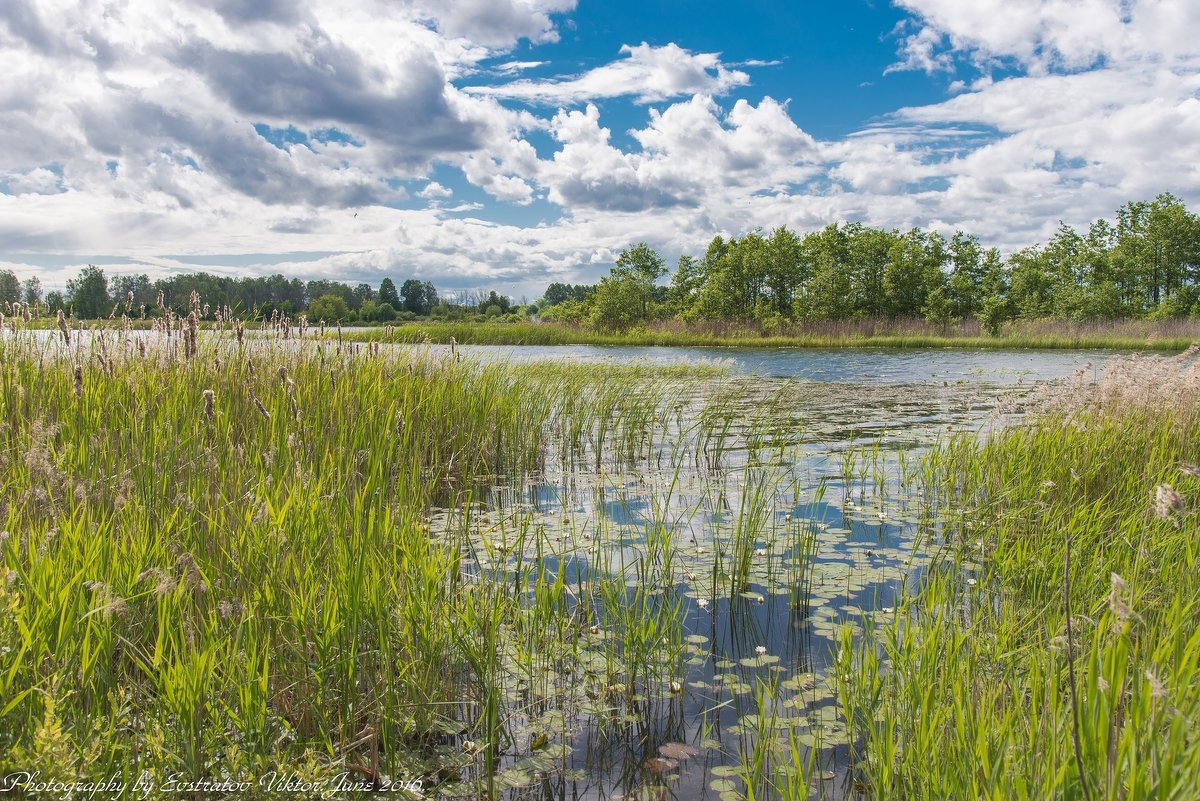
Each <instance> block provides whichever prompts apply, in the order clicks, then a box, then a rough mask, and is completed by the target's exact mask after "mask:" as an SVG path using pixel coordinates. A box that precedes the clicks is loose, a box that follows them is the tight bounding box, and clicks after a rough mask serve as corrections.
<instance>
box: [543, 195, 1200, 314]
mask: <svg viewBox="0 0 1200 801" xmlns="http://www.w3.org/2000/svg"><path fill="white" fill-rule="evenodd" d="M667 273H668V271H667V269H666V264H665V262H664V261H663V259H662V258H661V257H660V256H659V255H658V254H657V253H656V252H655V251H654V250H653V249H651V248H650V247H649V246H647V245H646V244H645V243H639V244H637V245H635V246H633V247H630V248H627V249H626V250H625V251H623V252H622V253H621V254H620V256H619V257H618V259H617V263H616V264H615V265H614V267H613V268H612V271H611V272H610V274H609V275H608V276H606V277H605V278H602V279H601V280H600V282H599V284H596V285H594V286H572V285H568V284H552V285H551V286H550V287H549V288H548V289H547V292H546V295H545V297H544V298H543V299H542V305H543V308H542V310H541V317H542V318H544V319H557V320H564V321H571V322H588V323H591V324H593V325H595V326H597V327H599V328H604V329H610V330H621V329H626V328H630V327H634V326H638V325H644V324H645V323H647V322H649V321H651V320H654V319H657V318H676V319H681V320H684V321H688V322H695V321H730V322H744V323H757V324H759V325H761V326H763V327H764V328H767V329H770V328H774V327H777V326H779V325H781V324H783V323H791V322H822V321H827V320H853V319H865V318H914V317H923V318H925V319H927V320H930V321H931V322H934V323H940V324H943V325H947V326H948V325H949V324H950V323H952V322H955V321H957V320H962V319H966V318H971V317H973V318H977V319H978V320H979V321H980V323H981V324H982V326H983V327H984V329H985V330H987V331H989V332H991V333H996V332H998V331H999V330H1000V327H1001V326H1002V325H1003V324H1004V322H1005V321H1008V320H1012V319H1032V318H1059V319H1067V320H1075V321H1089V320H1109V319H1122V318H1149V319H1166V318H1178V317H1188V316H1191V317H1196V316H1200V218H1198V217H1197V216H1196V215H1195V214H1193V213H1191V212H1190V211H1188V209H1187V207H1186V206H1185V205H1184V203H1183V202H1182V201H1180V200H1179V199H1178V198H1176V197H1174V196H1173V195H1171V194H1162V195H1159V196H1158V197H1157V198H1155V199H1154V200H1153V201H1137V202H1129V203H1127V204H1125V205H1124V206H1122V207H1121V208H1120V209H1119V210H1118V211H1117V214H1116V219H1115V221H1109V220H1105V219H1099V220H1096V221H1095V222H1093V223H1092V224H1091V225H1090V226H1089V227H1088V229H1087V231H1086V232H1080V231H1077V230H1076V229H1074V228H1072V227H1070V226H1068V225H1060V227H1059V229H1058V231H1057V232H1056V233H1055V235H1054V236H1053V237H1052V238H1051V239H1050V241H1049V242H1047V243H1045V244H1043V245H1033V246H1030V247H1027V248H1024V249H1022V250H1019V251H1017V252H1016V253H1013V254H1011V255H1010V256H1008V257H1007V258H1003V257H1001V255H1000V252H999V251H998V250H997V249H995V248H985V247H984V246H983V245H982V244H981V242H980V240H979V237H978V236H975V235H973V234H969V233H967V232H964V231H955V232H954V233H953V234H952V235H950V236H949V237H947V236H944V235H943V234H941V233H938V232H936V231H924V230H921V229H917V228H914V229H912V230H909V231H900V230H896V229H892V230H884V229H879V228H871V227H868V226H865V225H862V224H861V223H835V224H832V225H829V226H826V227H825V228H823V229H821V230H819V231H813V232H811V233H808V234H805V235H803V236H800V235H798V234H796V233H794V232H793V231H790V230H788V229H787V228H786V227H780V228H776V229H774V230H773V231H771V232H769V233H764V232H763V231H754V232H751V233H749V234H746V235H745V236H743V237H741V238H740V239H732V238H731V239H725V238H723V237H720V236H717V237H715V238H714V239H713V240H712V242H711V243H710V244H709V246H708V249H707V250H706V251H705V253H704V255H703V256H691V255H684V256H682V257H680V259H679V262H678V264H677V266H676V268H675V271H674V273H673V274H672V275H671V277H670V283H669V284H666V285H664V284H663V283H662V280H661V279H663V278H665V277H666V276H667Z"/></svg>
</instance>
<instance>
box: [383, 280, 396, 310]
mask: <svg viewBox="0 0 1200 801" xmlns="http://www.w3.org/2000/svg"><path fill="white" fill-rule="evenodd" d="M379 303H380V304H381V305H382V304H384V303H386V304H387V305H389V306H391V307H392V308H393V309H397V310H399V309H400V306H401V304H400V293H399V292H397V291H396V285H395V284H394V283H393V282H392V279H390V278H385V279H383V280H382V281H380V282H379Z"/></svg>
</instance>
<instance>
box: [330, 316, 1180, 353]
mask: <svg viewBox="0 0 1200 801" xmlns="http://www.w3.org/2000/svg"><path fill="white" fill-rule="evenodd" d="M345 336H346V338H347V339H349V340H353V341H360V342H370V341H381V342H394V343H421V342H437V343H441V344H448V343H449V342H450V341H451V339H453V340H454V341H455V342H458V343H460V344H471V345H601V346H617V345H626V346H629V345H643V346H647V345H654V346H672V347H687V346H707V347H743V348H746V347H765V348H786V347H799V348H847V347H878V348H946V347H955V348H991V349H1001V350H1004V349H1024V348H1040V349H1114V350H1157V351H1179V350H1182V349H1184V348H1186V347H1187V346H1188V345H1189V344H1191V343H1192V342H1193V341H1195V340H1196V338H1197V337H1200V325H1198V324H1197V323H1195V322H1193V321H1188V320H1170V321H1161V322H1151V321H1145V320H1134V321H1105V322H1096V323H1073V322H1070V321H1064V320H1022V321H1013V322H1011V323H1009V324H1007V325H1006V326H1005V328H1004V330H1003V331H1002V332H1001V334H1000V335H999V336H988V335H987V334H985V333H983V332H982V331H981V330H980V328H979V326H978V324H977V323H976V322H975V321H974V320H967V321H964V322H962V323H958V324H955V325H953V326H948V327H944V326H940V325H934V324H931V323H927V322H925V321H924V320H906V319H900V320H843V321H830V322H824V323H793V324H786V325H781V326H777V327H773V328H765V327H762V326H760V325H757V324H748V323H727V322H697V323H683V322H680V321H678V320H666V321H657V322H652V323H650V324H649V325H647V326H646V327H643V328H637V329H632V330H629V331H624V332H606V331H601V330H597V329H594V328H591V327H587V326H579V325H568V324H562V323H543V322H508V323H475V322H444V321H435V320H429V321H417V322H410V323H403V324H400V325H395V326H385V327H382V328H370V329H366V328H364V329H347V331H346V334H345Z"/></svg>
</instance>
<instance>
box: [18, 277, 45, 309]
mask: <svg viewBox="0 0 1200 801" xmlns="http://www.w3.org/2000/svg"><path fill="white" fill-rule="evenodd" d="M21 295H22V298H23V300H24V301H25V302H26V303H37V302H39V301H40V300H41V299H42V280H41V279H40V278H38V277H37V276H36V275H34V276H31V277H29V278H26V279H25V281H24V283H22V284H21Z"/></svg>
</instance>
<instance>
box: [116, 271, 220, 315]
mask: <svg viewBox="0 0 1200 801" xmlns="http://www.w3.org/2000/svg"><path fill="white" fill-rule="evenodd" d="M109 289H110V291H111V294H112V299H113V303H120V304H122V308H124V304H125V303H126V301H127V300H128V299H129V293H130V292H132V293H133V300H132V301H131V302H130V303H129V313H130V314H137V313H138V309H139V308H140V307H141V306H142V305H143V304H144V305H145V306H146V308H147V310H148V311H149V310H151V309H153V308H154V306H155V301H156V300H157V297H156V293H155V291H154V285H153V284H151V283H150V277H149V276H148V275H146V274H145V273H134V274H129V275H115V276H113V279H112V282H111V285H110V287H109ZM202 297H204V299H205V301H206V302H211V301H213V300H216V298H214V297H213V294H212V293H209V294H207V295H203V296H202Z"/></svg>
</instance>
